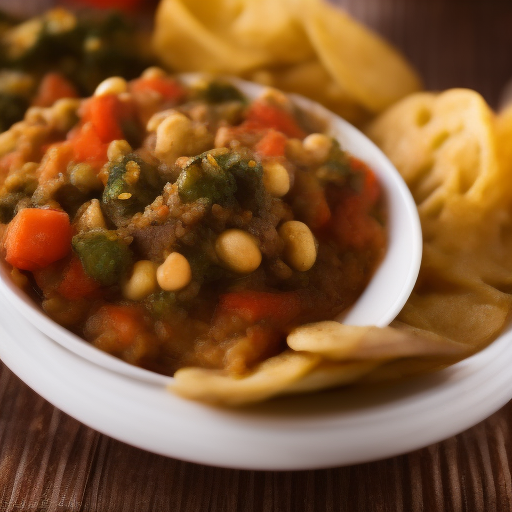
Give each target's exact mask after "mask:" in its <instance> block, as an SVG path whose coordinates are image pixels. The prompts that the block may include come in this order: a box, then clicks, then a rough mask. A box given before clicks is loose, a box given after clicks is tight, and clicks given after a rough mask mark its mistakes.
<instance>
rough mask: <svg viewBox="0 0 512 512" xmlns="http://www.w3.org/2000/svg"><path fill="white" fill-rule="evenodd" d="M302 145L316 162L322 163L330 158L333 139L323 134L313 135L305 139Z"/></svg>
mask: <svg viewBox="0 0 512 512" xmlns="http://www.w3.org/2000/svg"><path fill="white" fill-rule="evenodd" d="M302 144H303V146H304V149H305V150H306V151H307V152H308V153H309V155H310V157H311V158H312V159H313V160H314V161H315V162H317V163H322V162H325V161H326V160H327V157H328V156H329V152H330V151H331V148H332V139H331V137H328V136H327V135H324V134H323V133H312V134H311V135H308V136H307V137H306V138H305V139H304V141H303V142H302Z"/></svg>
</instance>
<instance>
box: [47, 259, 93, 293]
mask: <svg viewBox="0 0 512 512" xmlns="http://www.w3.org/2000/svg"><path fill="white" fill-rule="evenodd" d="M99 287H100V285H99V283H98V282H97V281H95V280H94V279H93V278H92V277H90V276H88V275H87V274H86V273H85V270H84V267H83V265H82V262H81V261H80V259H79V258H77V257H76V256H73V257H72V258H71V260H70V262H69V264H68V265H67V267H66V268H65V270H64V277H63V279H62V281H61V282H60V284H59V286H58V287H57V292H58V293H60V294H61V295H62V296H63V297H64V298H66V299H69V300H76V299H81V298H91V297H93V296H94V295H95V292H97V291H98V289H99Z"/></svg>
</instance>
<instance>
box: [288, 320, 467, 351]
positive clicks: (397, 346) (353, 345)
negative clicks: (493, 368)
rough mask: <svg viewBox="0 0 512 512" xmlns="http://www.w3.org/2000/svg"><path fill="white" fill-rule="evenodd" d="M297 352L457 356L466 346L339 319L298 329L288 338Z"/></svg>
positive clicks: (424, 335)
mask: <svg viewBox="0 0 512 512" xmlns="http://www.w3.org/2000/svg"><path fill="white" fill-rule="evenodd" d="M286 341H287V343H288V346H289V347H290V348H291V349H293V350H297V351H304V352H309V353H313V354H319V355H321V356H322V357H323V358H325V359H328V360H332V361H347V360H385V359H395V358H399V357H412V356H445V357H457V356H459V355H460V354H461V353H464V352H465V351H466V350H465V348H466V347H465V346H464V345H462V344H460V343H457V342H451V341H447V340H446V339H444V338H441V337H439V336H436V335H435V334H432V333H428V334H427V333H425V332H420V331H417V330H413V329H408V330H400V329H396V328H393V327H383V328H380V327H373V326H352V325H343V324H340V323H339V322H335V321H324V322H316V323H313V324H306V325H302V326H300V327H297V328H295V329H294V330H293V331H292V332H291V333H290V334H289V335H288V337H287V339H286Z"/></svg>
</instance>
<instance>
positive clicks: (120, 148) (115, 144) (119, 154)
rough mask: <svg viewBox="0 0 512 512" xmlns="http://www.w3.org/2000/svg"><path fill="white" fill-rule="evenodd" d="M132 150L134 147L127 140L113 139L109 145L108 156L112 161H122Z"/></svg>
mask: <svg viewBox="0 0 512 512" xmlns="http://www.w3.org/2000/svg"><path fill="white" fill-rule="evenodd" d="M131 151H132V147H131V146H130V144H128V142H127V141H126V140H122V139H121V140H113V141H112V142H111V143H110V144H109V145H108V150H107V157H108V159H109V160H110V161H111V162H114V161H115V162H120V161H121V160H122V159H123V157H124V156H125V155H127V154H128V153H131Z"/></svg>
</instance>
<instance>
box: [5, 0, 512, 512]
mask: <svg viewBox="0 0 512 512" xmlns="http://www.w3.org/2000/svg"><path fill="white" fill-rule="evenodd" d="M336 3H338V4H339V5H341V6H343V7H345V8H346V9H347V10H349V11H350V12H351V13H352V14H353V15H354V16H356V17H357V18H359V19H360V20H361V21H363V22H364V23H366V24H368V25H369V26H371V27H373V28H374V29H376V30H377V31H378V32H380V33H381V34H382V35H383V36H385V37H386V38H387V39H389V40H390V41H391V42H393V43H394V44H396V45H397V46H398V47H399V48H401V49H402V51H403V52H404V53H405V55H406V56H407V57H408V58H409V59H410V60H411V61H412V62H413V64H414V65H415V66H416V67H417V69H418V70H419V71H420V73H421V74H422V76H423V77H424V80H425V84H426V86H427V87H428V88H430V89H445V88H449V87H471V88H474V89H476V90H477V91H479V92H481V93H482V94H483V95H484V96H485V98H486V99H487V100H488V101H489V102H490V103H491V104H492V105H494V106H495V105H497V104H498V101H499V97H500V93H501V90H502V88H503V86H504V85H505V83H506V82H507V81H508V80H509V79H510V78H511V77H512V30H511V27H512V2H510V1H508V0H502V1H500V0H338V1H337V2H336ZM511 425H512V404H510V403H509V404H508V405H507V406H505V407H504V408H503V409H502V410H501V411H499V412H497V413H496V414H494V415H493V416H491V417H490V418H489V419H487V420H486V421H484V422H482V423H480V424H479V425H477V426H475V427H473V428H471V429H469V430H468V431H466V432H464V433H462V434H460V435H458V436H455V437H452V438H450V439H448V440H446V441H444V442H442V443H438V444H435V445H433V446H429V447H427V448H424V449H422V450H418V451H416V452H413V453H410V454H407V455H402V456H399V457H395V458H392V459H388V460H383V461H378V462H373V463H370V464H361V465H356V466H352V467H346V468H335V469H326V470H319V471H301V472H255V471H237V470H229V469H219V468H212V467H206V466H201V465H197V464H192V463H188V462H182V461H177V460H173V459H169V458H165V457H160V456H157V455H154V454H150V453H148V452H145V451H142V450H139V449H136V448H133V447H130V446H127V445H125V444H123V443H121V442H118V441H115V440H113V439H110V438H108V437H106V436H103V435H101V434H99V433H97V432H95V431H93V430H91V429H89V428H87V427H85V426H84V425H82V424H80V423H79V422H77V421H75V420H74V419H72V418H70V417H69V416H67V415H66V414H64V413H62V412H60V411H58V410H57V409H55V408H54V407H53V406H51V405H50V404H49V403H47V402H45V401H44V400H43V399H42V398H40V397H39V396H38V395H36V394H35V393H34V392H33V391H31V390H30V389H29V388H28V387H27V386H26V385H25V384H23V383H22V382H21V381H20V380H19V379H18V378H17V377H16V376H14V375H13V374H12V373H11V372H10V371H9V370H8V369H7V368H5V367H4V366H3V365H0V512H10V511H13V512H20V511H22V512H36V511H37V512H55V511H59V512H60V511H62V512H64V511H66V512H132V511H136V512H171V511H172V512H176V511H183V512H209V511H211V512H219V511H222V512H224V511H226V512H245V511H247V512H261V511H264V512H273V511H276V512H277V511H279V512H298V511H308V512H317V511H322V512H323V511H328V512H507V511H511V510H512V476H511V445H510V435H511V434H510V433H511Z"/></svg>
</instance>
